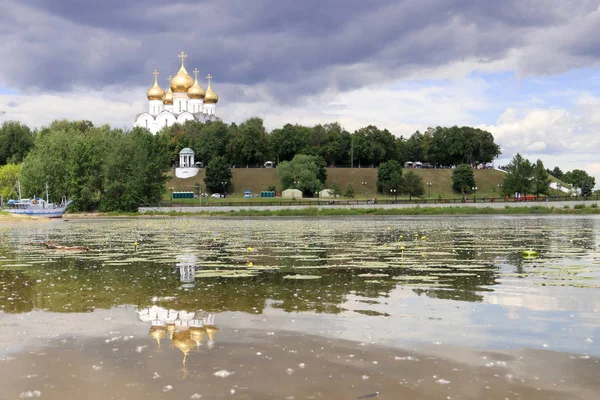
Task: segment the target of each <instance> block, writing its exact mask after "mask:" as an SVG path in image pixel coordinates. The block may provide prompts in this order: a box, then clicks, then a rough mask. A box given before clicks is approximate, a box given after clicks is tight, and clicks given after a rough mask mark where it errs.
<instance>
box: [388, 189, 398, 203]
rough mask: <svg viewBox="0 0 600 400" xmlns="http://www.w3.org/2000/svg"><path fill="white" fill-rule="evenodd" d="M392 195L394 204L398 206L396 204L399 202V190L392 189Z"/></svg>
mask: <svg viewBox="0 0 600 400" xmlns="http://www.w3.org/2000/svg"><path fill="white" fill-rule="evenodd" d="M390 195H392V196H394V204H396V202H397V201H398V190H397V189H391V190H390Z"/></svg>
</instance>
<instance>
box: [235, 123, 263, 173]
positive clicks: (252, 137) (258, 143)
mask: <svg viewBox="0 0 600 400" xmlns="http://www.w3.org/2000/svg"><path fill="white" fill-rule="evenodd" d="M230 149H231V150H230V151H231V158H232V159H233V160H234V161H235V162H236V163H238V164H240V165H244V166H248V165H250V164H262V163H263V162H264V160H265V156H266V153H267V134H266V131H265V127H264V125H263V120H262V119H260V118H250V119H249V120H247V121H244V122H243V123H241V124H240V125H239V126H238V127H237V129H236V130H235V131H234V133H233V137H232V138H231V145H230Z"/></svg>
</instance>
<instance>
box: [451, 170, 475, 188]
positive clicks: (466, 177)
mask: <svg viewBox="0 0 600 400" xmlns="http://www.w3.org/2000/svg"><path fill="white" fill-rule="evenodd" d="M473 187H475V174H474V173H473V169H472V168H471V167H469V166H468V165H467V164H460V165H459V166H458V167H456V168H454V170H453V171H452V189H454V190H455V191H456V192H458V193H470V192H471V190H472V188H473Z"/></svg>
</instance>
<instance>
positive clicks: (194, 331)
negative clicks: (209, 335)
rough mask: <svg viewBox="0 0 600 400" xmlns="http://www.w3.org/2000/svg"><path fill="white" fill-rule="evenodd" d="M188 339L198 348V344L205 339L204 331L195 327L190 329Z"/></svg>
mask: <svg viewBox="0 0 600 400" xmlns="http://www.w3.org/2000/svg"><path fill="white" fill-rule="evenodd" d="M190 338H191V339H192V340H193V341H194V342H196V346H200V343H202V342H203V341H204V339H205V338H206V329H204V328H198V327H195V326H194V327H192V328H190Z"/></svg>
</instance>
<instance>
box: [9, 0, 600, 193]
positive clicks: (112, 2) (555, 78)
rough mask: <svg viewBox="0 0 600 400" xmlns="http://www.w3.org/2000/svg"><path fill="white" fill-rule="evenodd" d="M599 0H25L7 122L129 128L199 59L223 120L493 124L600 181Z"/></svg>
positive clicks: (16, 17) (14, 35)
mask: <svg viewBox="0 0 600 400" xmlns="http://www.w3.org/2000/svg"><path fill="white" fill-rule="evenodd" d="M599 32H600V0H503V1H494V0H373V1H358V0H319V1H315V0H302V1H298V0H293V1H292V0H219V1H210V0H206V1H195V0H171V1H168V2H165V1H159V0H144V1H142V0H127V1H122V0H118V1H117V0H86V1H73V0H72V1H67V0H21V1H19V2H5V4H4V5H3V9H2V13H0V54H2V62H1V63H0V113H2V112H4V114H2V115H1V116H0V121H2V120H7V119H16V120H20V121H22V122H25V123H27V124H29V125H31V126H41V125H44V124H47V123H48V122H50V121H52V120H53V119H57V118H70V119H90V120H92V121H93V122H94V123H96V124H102V123H110V124H111V125H114V126H118V127H131V124H132V123H133V117H134V116H135V114H137V113H138V112H140V111H142V110H145V109H146V108H147V103H146V98H145V92H146V90H147V89H148V87H149V86H150V85H151V83H152V71H153V70H154V69H158V70H159V71H160V72H161V76H160V82H161V84H162V85H163V86H166V82H167V80H166V77H167V75H169V74H175V73H176V72H177V69H178V65H179V59H178V58H177V55H178V54H179V52H181V51H182V50H183V51H185V52H186V53H188V54H189V57H188V58H187V61H186V65H187V67H188V71H191V70H193V69H194V68H195V67H197V68H198V69H199V70H200V73H201V76H205V75H206V74H207V73H211V74H212V75H213V77H214V81H213V82H214V85H213V88H214V89H215V91H216V92H217V93H218V94H219V96H220V101H219V104H218V114H219V115H220V116H221V117H222V118H223V120H224V121H225V122H234V121H235V122H238V121H242V120H244V119H246V118H248V117H251V116H260V117H262V118H264V119H265V124H266V125H267V127H268V128H269V129H272V128H275V127H278V126H281V125H282V124H284V123H286V122H292V123H296V122H299V123H303V124H314V123H322V122H331V121H339V122H341V123H342V124H343V126H344V127H345V128H346V129H348V130H351V131H352V130H355V129H357V128H359V127H361V126H365V125H367V124H376V125H377V126H379V127H382V128H388V129H389V130H390V131H392V132H393V133H394V134H396V135H398V136H399V135H404V136H408V135H410V134H411V133H412V132H414V131H415V130H416V129H424V128H427V127H428V126H437V125H445V126H449V125H454V124H458V125H472V126H478V127H482V128H484V129H487V130H489V131H491V132H493V133H494V134H495V136H496V138H497V141H498V142H499V143H500V145H501V146H502V151H503V156H502V158H501V159H500V160H499V162H500V163H501V164H503V163H505V162H507V161H508V159H510V158H511V157H512V156H513V155H514V154H515V153H516V152H517V151H520V152H521V153H523V154H525V155H526V156H527V157H529V158H541V159H542V160H543V161H544V163H545V164H546V165H547V166H549V167H551V168H552V167H553V166H555V165H558V166H560V167H561V168H563V169H572V168H584V169H586V170H588V171H589V172H590V173H592V174H593V175H595V176H596V177H597V181H598V182H599V183H600V155H599V154H600V131H599V130H600V41H599V40H598V34H599Z"/></svg>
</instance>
